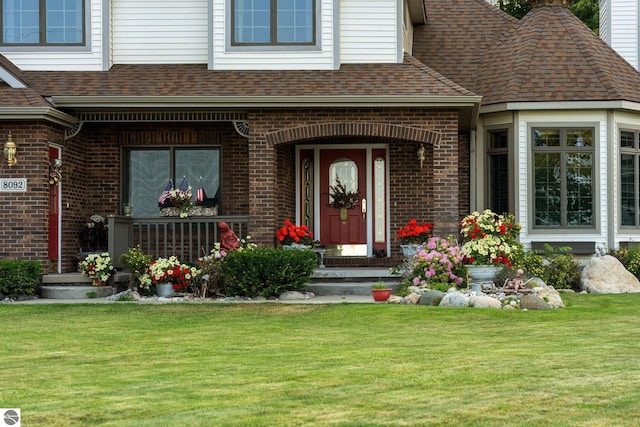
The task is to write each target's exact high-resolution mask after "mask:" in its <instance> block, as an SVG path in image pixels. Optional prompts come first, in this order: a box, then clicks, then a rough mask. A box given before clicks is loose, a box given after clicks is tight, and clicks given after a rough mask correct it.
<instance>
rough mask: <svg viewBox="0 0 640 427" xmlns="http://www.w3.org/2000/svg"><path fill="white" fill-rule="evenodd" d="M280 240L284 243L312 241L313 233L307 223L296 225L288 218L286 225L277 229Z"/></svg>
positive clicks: (285, 221)
mask: <svg viewBox="0 0 640 427" xmlns="http://www.w3.org/2000/svg"><path fill="white" fill-rule="evenodd" d="M276 237H277V238H278V241H279V242H280V243H281V244H283V245H290V244H291V243H300V242H301V241H302V242H303V243H305V242H306V243H310V241H311V239H312V238H313V233H311V232H309V227H307V226H306V225H295V224H293V223H292V222H291V221H289V220H288V219H286V220H284V226H283V227H281V228H279V229H278V230H277V231H276Z"/></svg>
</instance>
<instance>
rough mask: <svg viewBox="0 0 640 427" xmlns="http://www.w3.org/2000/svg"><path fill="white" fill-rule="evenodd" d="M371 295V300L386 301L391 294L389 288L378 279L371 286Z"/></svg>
mask: <svg viewBox="0 0 640 427" xmlns="http://www.w3.org/2000/svg"><path fill="white" fill-rule="evenodd" d="M371 296H373V300H374V301H376V302H382V301H386V300H388V299H389V297H390V296H391V288H390V287H389V286H387V285H386V284H384V283H383V282H382V281H379V282H378V283H376V284H375V285H373V286H372V287H371Z"/></svg>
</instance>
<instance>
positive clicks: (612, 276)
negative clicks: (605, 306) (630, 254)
mask: <svg viewBox="0 0 640 427" xmlns="http://www.w3.org/2000/svg"><path fill="white" fill-rule="evenodd" d="M580 286H581V287H582V289H584V290H586V291H587V292H589V293H592V294H623V293H631V292H640V282H639V281H638V279H637V278H636V276H634V275H633V274H631V273H630V272H629V271H627V269H625V268H624V266H623V265H622V263H621V262H620V261H618V260H617V259H616V258H614V257H612V256H611V255H605V256H603V257H595V258H591V259H590V260H589V262H587V265H585V267H584V269H583V270H582V276H581V278H580Z"/></svg>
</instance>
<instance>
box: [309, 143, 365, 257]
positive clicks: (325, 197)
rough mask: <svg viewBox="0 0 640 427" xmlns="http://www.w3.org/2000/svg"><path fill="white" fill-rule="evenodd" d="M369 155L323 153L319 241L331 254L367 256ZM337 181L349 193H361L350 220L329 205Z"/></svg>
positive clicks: (353, 151) (340, 151) (362, 152)
mask: <svg viewBox="0 0 640 427" xmlns="http://www.w3.org/2000/svg"><path fill="white" fill-rule="evenodd" d="M366 162H367V153H366V150H364V149H327V150H321V151H320V183H319V185H320V241H321V242H322V243H323V244H324V245H325V246H327V249H328V250H338V251H340V252H341V254H342V255H366V254H367V218H366V209H363V206H365V207H366V200H365V198H366V191H367V163H366ZM336 178H338V179H339V180H340V182H341V183H342V184H343V185H344V186H345V187H346V188H347V190H348V191H355V190H357V191H358V192H359V193H360V201H359V203H358V204H357V205H356V206H355V207H353V208H351V209H347V218H346V220H344V221H343V220H342V219H341V218H340V209H337V208H334V207H332V206H330V205H329V203H330V201H331V198H330V196H329V194H330V186H332V185H335V184H336Z"/></svg>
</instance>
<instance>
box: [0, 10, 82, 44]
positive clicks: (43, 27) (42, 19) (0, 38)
mask: <svg viewBox="0 0 640 427" xmlns="http://www.w3.org/2000/svg"><path fill="white" fill-rule="evenodd" d="M4 2H5V0H0V46H2V48H3V50H4V48H5V47H8V48H12V49H11V50H16V48H17V49H18V50H19V49H21V48H41V47H53V48H65V47H69V48H78V47H84V46H86V45H87V33H88V32H89V23H90V22H89V21H90V19H89V16H88V14H87V10H88V9H89V10H90V0H80V5H81V7H82V16H81V17H80V22H81V23H82V40H81V41H80V42H77V43H48V42H47V41H46V34H47V8H46V5H47V0H38V7H39V13H38V15H39V19H38V25H39V32H38V36H39V37H38V42H37V43H5V41H4V25H3V23H4ZM7 51H10V50H7Z"/></svg>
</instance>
